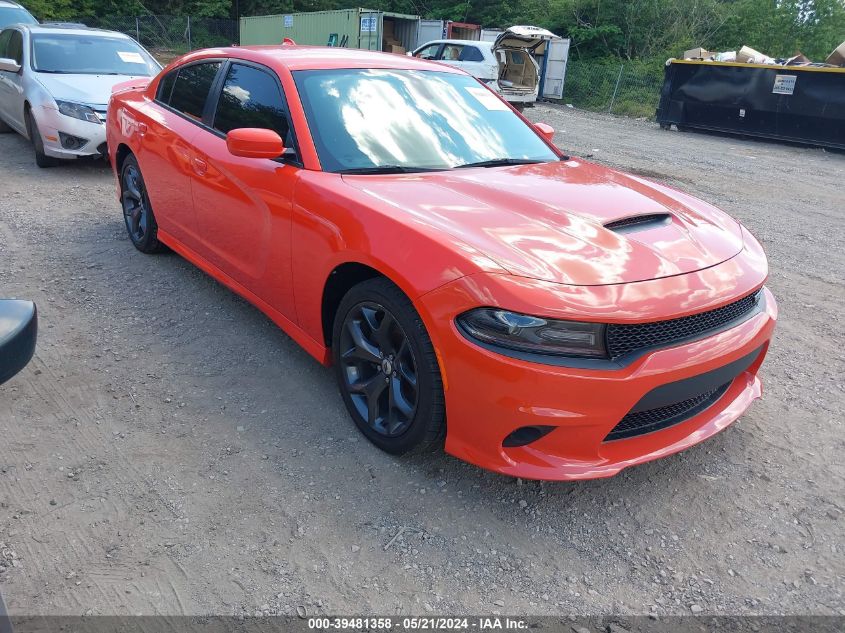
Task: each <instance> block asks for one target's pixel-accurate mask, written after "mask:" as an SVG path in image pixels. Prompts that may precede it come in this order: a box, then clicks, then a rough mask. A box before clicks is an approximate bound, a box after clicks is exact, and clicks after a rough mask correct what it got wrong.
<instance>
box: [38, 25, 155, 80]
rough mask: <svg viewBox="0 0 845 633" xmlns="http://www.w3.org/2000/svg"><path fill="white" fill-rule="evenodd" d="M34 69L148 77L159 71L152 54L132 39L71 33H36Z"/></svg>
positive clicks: (39, 70) (44, 71) (41, 71)
mask: <svg viewBox="0 0 845 633" xmlns="http://www.w3.org/2000/svg"><path fill="white" fill-rule="evenodd" d="M32 69H33V70H35V71H36V72H40V73H62V74H72V75H132V76H145V77H149V76H150V75H154V74H156V73H158V71H159V70H160V68H159V66H158V64H157V63H156V62H155V60H154V59H153V58H152V57H150V55H149V53H147V52H146V51H145V50H144V49H143V48H141V47H140V46H138V45H137V44H136V43H135V42H134V41H133V40H130V39H129V38H125V37H120V38H118V37H97V36H96V35H74V34H69V33H62V34H53V33H49V34H47V33H38V34H35V35H33V36H32Z"/></svg>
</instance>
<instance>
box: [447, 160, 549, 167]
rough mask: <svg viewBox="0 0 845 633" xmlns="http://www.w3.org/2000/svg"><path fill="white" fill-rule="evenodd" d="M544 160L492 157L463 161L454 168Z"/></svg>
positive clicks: (529, 162)
mask: <svg viewBox="0 0 845 633" xmlns="http://www.w3.org/2000/svg"><path fill="white" fill-rule="evenodd" d="M545 162H547V161H545V160H538V159H536V158H493V159H490V160H480V161H478V162H477V163H464V164H463V165H455V169H464V168H466V167H503V166H506V165H534V164H536V163H545Z"/></svg>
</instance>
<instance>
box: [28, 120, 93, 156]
mask: <svg viewBox="0 0 845 633" xmlns="http://www.w3.org/2000/svg"><path fill="white" fill-rule="evenodd" d="M33 115H34V116H35V122H36V123H37V124H38V130H39V131H40V132H41V138H42V139H43V141H44V153H45V154H47V156H52V157H54V158H64V159H75V158H82V157H90V156H95V157H105V156H106V125H105V121H103V122H102V123H91V122H89V121H82V120H81V119H74V118H73V117H69V116H65V115H64V114H62V113H61V112H59V111H58V110H56V109H55V108H50V107H38V108H33ZM59 132H62V133H63V134H67V135H71V136H75V137H78V138H83V139H86V141H87V142H86V143H85V144H84V145H82V146H81V147H78V148H74V149H68V148H66V147H63V146H62V141H61V138H60V135H59Z"/></svg>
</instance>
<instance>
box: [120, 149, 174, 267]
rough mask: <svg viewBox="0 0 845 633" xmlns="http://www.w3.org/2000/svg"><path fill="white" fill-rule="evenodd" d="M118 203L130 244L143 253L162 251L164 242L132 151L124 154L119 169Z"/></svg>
mask: <svg viewBox="0 0 845 633" xmlns="http://www.w3.org/2000/svg"><path fill="white" fill-rule="evenodd" d="M120 204H121V206H122V208H123V219H124V221H125V223H126V232H127V233H128V234H129V239H130V240H131V241H132V245H133V246H134V247H135V248H137V249H138V250H139V251H141V252H142V253H146V254H151V253H158V252H161V251H162V250H164V245H163V244H162V243H161V242H159V241H158V224H156V219H155V215H154V214H153V207H152V205H151V204H150V199H149V196H148V195H147V187H146V185H145V184H144V177H143V176H142V175H141V168H140V166H139V165H138V160H137V159H136V158H135V156H133V155H132V154H130V155H129V156H127V157H126V160H125V161H123V167H121V169H120Z"/></svg>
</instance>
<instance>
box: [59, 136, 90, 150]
mask: <svg viewBox="0 0 845 633" xmlns="http://www.w3.org/2000/svg"><path fill="white" fill-rule="evenodd" d="M59 140H61V142H62V147H64V148H65V149H82V148H83V147H85V144H86V143H88V139H87V138H80V137H78V136H73V135H72V134H65V133H64V132H59Z"/></svg>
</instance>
